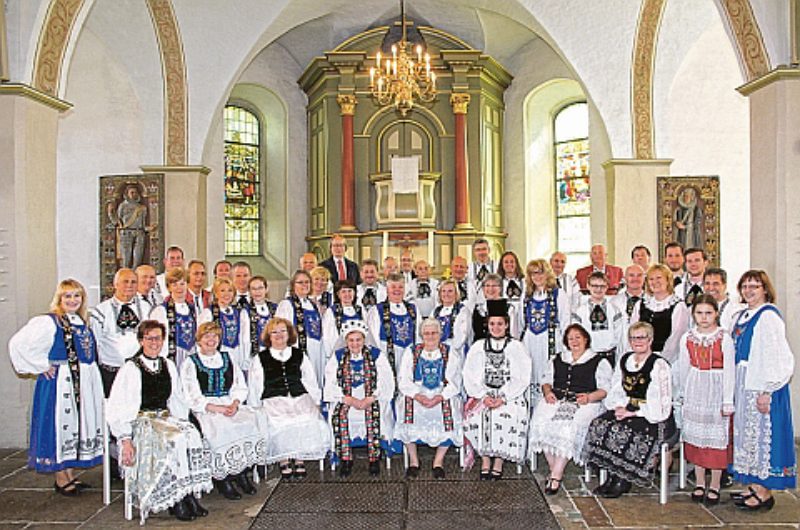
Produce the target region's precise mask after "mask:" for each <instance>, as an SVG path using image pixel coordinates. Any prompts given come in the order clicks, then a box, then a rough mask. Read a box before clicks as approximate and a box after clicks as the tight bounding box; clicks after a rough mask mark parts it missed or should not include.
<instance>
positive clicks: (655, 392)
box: [604, 355, 672, 423]
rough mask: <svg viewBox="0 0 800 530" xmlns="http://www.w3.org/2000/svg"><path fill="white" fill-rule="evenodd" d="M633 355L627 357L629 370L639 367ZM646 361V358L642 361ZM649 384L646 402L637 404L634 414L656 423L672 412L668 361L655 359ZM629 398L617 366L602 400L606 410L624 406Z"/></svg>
mask: <svg viewBox="0 0 800 530" xmlns="http://www.w3.org/2000/svg"><path fill="white" fill-rule="evenodd" d="M634 358H635V355H631V356H629V357H628V362H627V363H626V365H625V366H626V368H627V369H628V370H629V371H638V370H639V369H641V367H637V366H636V361H635V359H634ZM645 362H647V359H645V361H644V362H643V363H642V366H643V365H644V363H645ZM650 378H651V379H650V385H648V387H647V393H646V394H645V396H646V400H647V401H646V402H645V403H641V404H640V405H639V410H637V411H636V416H639V417H643V418H644V419H646V420H647V421H649V422H650V423H658V422H661V421H664V420H666V419H667V418H669V415H670V413H671V412H672V374H671V372H670V367H669V363H668V362H667V361H665V360H664V359H663V358H661V359H656V361H655V363H654V364H653V371H652V372H650ZM628 401H629V398H628V395H627V394H626V393H625V390H624V389H623V388H622V369H621V368H620V367H619V366H617V369H616V370H614V376H613V380H612V385H611V390H609V392H608V396H606V399H605V401H604V403H605V406H606V408H607V409H608V410H614V409H615V408H617V407H624V406H626V405H627V404H628Z"/></svg>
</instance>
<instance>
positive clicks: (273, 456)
mask: <svg viewBox="0 0 800 530" xmlns="http://www.w3.org/2000/svg"><path fill="white" fill-rule="evenodd" d="M261 340H262V342H263V343H264V344H265V345H266V347H265V348H264V349H262V350H261V351H260V352H258V354H257V355H255V356H254V357H253V361H252V364H251V367H252V369H251V370H250V381H249V397H248V400H247V402H248V403H249V404H251V405H252V406H254V407H256V411H257V412H258V414H259V426H260V429H261V431H262V434H263V436H264V438H265V439H266V441H267V450H266V454H267V457H266V460H267V463H270V464H271V463H274V462H278V463H279V466H280V472H281V478H285V479H289V478H299V479H302V478H305V476H306V466H305V461H306V460H321V459H323V458H325V455H326V454H327V453H328V449H329V448H330V445H331V440H330V432H329V430H328V425H327V424H326V423H325V420H324V419H323V418H322V414H321V413H320V402H321V401H322V393H321V392H320V390H319V384H318V383H317V376H316V374H315V373H314V367H313V366H312V365H311V361H310V359H309V358H308V356H306V355H304V354H303V352H302V351H301V350H300V349H299V348H297V347H296V346H292V344H294V343H295V342H296V341H297V332H296V331H295V329H294V326H292V323H291V322H289V321H288V320H286V319H285V318H281V317H275V318H273V319H271V320H270V321H269V322H268V323H267V327H266V328H265V329H264V334H263V335H262V337H261Z"/></svg>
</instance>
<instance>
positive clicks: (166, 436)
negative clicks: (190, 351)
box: [106, 320, 214, 522]
mask: <svg viewBox="0 0 800 530" xmlns="http://www.w3.org/2000/svg"><path fill="white" fill-rule="evenodd" d="M165 335H166V329H165V328H164V325H163V324H161V323H160V322H158V321H155V320H145V321H143V322H142V323H141V324H139V329H138V331H137V336H138V338H139V343H140V344H141V346H142V347H141V349H140V350H139V352H138V353H137V354H136V355H134V356H133V357H131V358H130V359H129V360H128V361H127V362H126V363H125V365H124V366H123V367H122V368H120V370H119V373H118V374H117V378H116V380H115V381H114V386H113V387H112V388H111V396H110V397H109V399H108V406H107V408H106V419H107V420H108V425H109V427H110V428H111V433H112V434H113V435H114V436H115V437H116V438H117V440H118V443H119V446H120V458H119V460H120V464H122V465H123V466H125V467H126V468H127V469H126V471H125V475H126V478H127V480H128V483H129V488H130V492H131V496H132V499H133V503H134V504H135V505H136V506H138V508H139V513H140V514H141V520H142V522H144V520H145V518H146V517H147V516H148V515H149V514H150V513H156V512H160V511H163V510H166V509H167V508H171V510H172V513H173V514H174V515H175V517H176V518H178V519H179V520H181V521H191V520H193V519H194V518H195V517H198V516H200V517H202V516H204V515H207V514H208V511H207V510H206V509H205V508H203V507H202V506H200V504H199V503H198V502H197V499H196V498H195V495H199V494H202V493H206V492H210V491H211V490H212V489H213V487H214V486H213V483H212V482H211V454H210V452H209V451H208V449H206V447H205V444H204V443H203V439H202V437H201V435H200V433H199V432H198V431H197V429H195V427H194V426H193V425H192V424H191V423H189V422H188V421H186V417H187V414H188V408H187V407H186V402H185V401H184V399H183V392H182V390H181V384H180V380H179V379H178V369H177V368H176V367H175V363H173V362H172V361H171V360H169V359H167V358H164V357H162V356H160V355H159V354H160V353H161V346H162V344H163V343H164V336H165Z"/></svg>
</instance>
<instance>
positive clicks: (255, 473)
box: [253, 464, 261, 484]
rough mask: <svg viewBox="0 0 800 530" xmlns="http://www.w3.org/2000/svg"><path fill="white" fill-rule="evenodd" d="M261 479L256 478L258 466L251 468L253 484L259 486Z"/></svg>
mask: <svg viewBox="0 0 800 530" xmlns="http://www.w3.org/2000/svg"><path fill="white" fill-rule="evenodd" d="M260 483H261V477H259V476H258V464H256V465H254V466H253V484H260Z"/></svg>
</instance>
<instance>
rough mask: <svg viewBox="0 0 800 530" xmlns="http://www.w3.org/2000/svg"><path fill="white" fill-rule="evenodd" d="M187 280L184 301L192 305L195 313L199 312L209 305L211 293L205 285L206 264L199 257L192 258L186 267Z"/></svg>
mask: <svg viewBox="0 0 800 530" xmlns="http://www.w3.org/2000/svg"><path fill="white" fill-rule="evenodd" d="M186 271H187V273H188V276H189V281H188V283H187V285H186V287H187V291H186V301H187V302H189V303H190V304H192V305H193V306H194V309H195V313H196V314H198V315H199V314H200V313H202V312H203V309H206V308H208V307H211V293H210V292H209V291H207V290H206V289H205V287H206V264H205V263H203V262H202V261H200V260H199V259H193V260H191V261H190V262H189V266H188V267H187V268H186Z"/></svg>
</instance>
